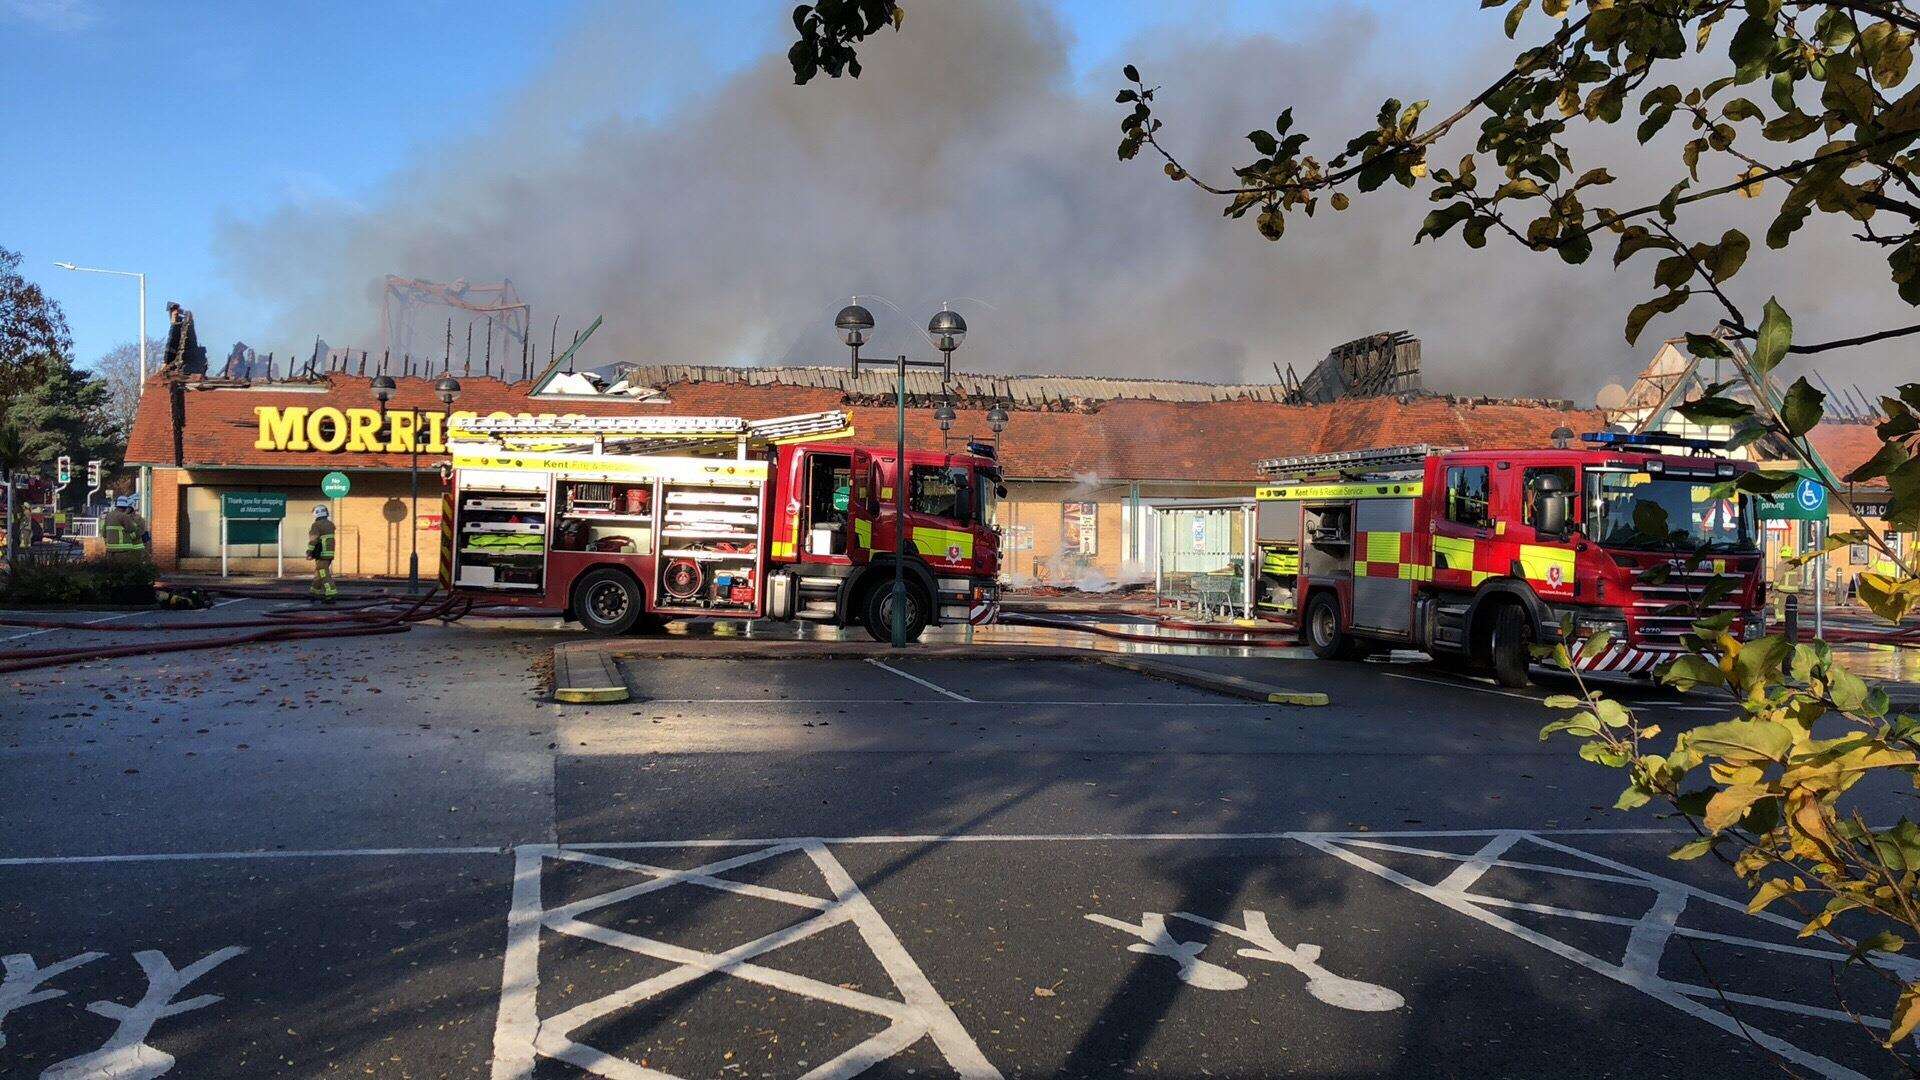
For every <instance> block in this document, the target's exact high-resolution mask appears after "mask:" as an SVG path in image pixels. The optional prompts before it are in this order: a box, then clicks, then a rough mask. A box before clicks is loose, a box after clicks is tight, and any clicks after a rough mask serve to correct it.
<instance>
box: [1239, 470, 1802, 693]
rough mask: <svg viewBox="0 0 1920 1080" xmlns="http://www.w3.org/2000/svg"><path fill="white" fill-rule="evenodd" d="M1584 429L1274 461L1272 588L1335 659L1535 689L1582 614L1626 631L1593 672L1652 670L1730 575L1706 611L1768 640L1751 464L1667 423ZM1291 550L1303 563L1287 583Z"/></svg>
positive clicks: (1262, 521)
mask: <svg viewBox="0 0 1920 1080" xmlns="http://www.w3.org/2000/svg"><path fill="white" fill-rule="evenodd" d="M1568 434H1569V435H1570V434H1571V433H1568ZM1583 438H1584V440H1585V441H1586V442H1587V443H1588V445H1587V446H1584V447H1575V446H1564V447H1563V448H1560V449H1552V450H1459V449H1450V448H1440V447H1433V446H1426V445H1419V446H1400V447H1390V448H1385V449H1380V450H1364V451H1354V452H1349V453H1335V454H1315V455H1309V456H1305V457H1295V458H1277V459H1273V460H1269V461H1263V462H1260V463H1259V464H1258V466H1257V468H1259V469H1260V471H1261V472H1262V473H1263V474H1264V475H1266V476H1267V477H1269V478H1271V479H1272V480H1273V481H1275V483H1273V485H1272V486H1264V487H1261V488H1260V489H1259V490H1258V491H1257V493H1256V498H1257V507H1258V510H1257V520H1258V525H1257V534H1258V541H1259V544H1260V547H1261V550H1262V552H1263V557H1264V558H1263V561H1264V563H1265V565H1266V567H1267V571H1266V576H1267V577H1268V578H1270V579H1272V580H1269V581H1266V582H1265V583H1264V584H1265V585H1266V590H1265V591H1266V592H1268V593H1269V594H1272V595H1276V596H1280V597H1284V598H1285V599H1287V600H1290V601H1291V602H1292V605H1293V606H1295V607H1296V609H1297V611H1298V612H1299V624H1300V634H1301V637H1302V638H1303V639H1304V640H1305V641H1306V642H1307V644H1308V645H1310V646H1311V647H1312V648H1313V650H1314V652H1315V653H1316V654H1317V655H1319V656H1321V657H1323V658H1347V659H1352V658H1359V657H1363V656H1365V655H1366V654H1367V653H1369V652H1371V651H1373V650H1376V649H1386V648H1406V649H1418V650H1423V651H1425V652H1427V653H1430V654H1431V655H1433V656H1434V658H1435V659H1436V660H1439V661H1441V662H1443V663H1449V664H1458V665H1461V666H1470V667H1475V668H1483V669H1489V670H1491V671H1492V673H1493V675H1494V676H1495V677H1496V678H1497V679H1498V680H1499V681H1500V682H1501V683H1503V684H1504V685H1507V686H1525V685H1527V683H1528V681H1529V676H1528V665H1529V663H1530V662H1531V653H1530V652H1529V646H1531V645H1533V644H1535V643H1546V642H1553V641H1557V640H1559V637H1560V622H1561V619H1562V617H1563V616H1568V615H1570V616H1572V618H1573V621H1574V624H1575V626H1576V628H1577V632H1578V634H1579V636H1580V637H1582V638H1585V637H1586V636H1587V635H1589V634H1591V633H1593V632H1596V631H1600V630H1607V631H1610V632H1611V642H1610V644H1608V645H1607V646H1606V648H1605V649H1603V650H1601V651H1599V652H1598V653H1597V654H1594V655H1586V654H1584V652H1581V653H1576V655H1575V657H1574V662H1575V664H1576V665H1577V666H1578V667H1579V668H1580V669H1581V670H1582V671H1598V672H1617V673H1621V674H1636V675H1639V674H1644V673H1646V672H1649V671H1651V670H1652V668H1653V667H1654V665H1655V664H1657V663H1659V662H1660V661H1662V660H1664V659H1667V658H1670V657H1671V656H1673V655H1675V654H1677V653H1678V652H1680V651H1681V642H1680V636H1681V635H1682V634H1683V633H1685V632H1687V629H1688V626H1689V625H1690V624H1691V623H1692V622H1693V621H1694V620H1695V619H1697V618H1699V617H1700V616H1699V615H1695V614H1689V613H1687V612H1686V611H1684V610H1682V608H1681V606H1680V605H1682V604H1687V603H1694V602H1698V601H1700V600H1703V599H1708V597H1707V596H1706V592H1707V590H1708V588H1709V584H1710V583H1711V582H1713V581H1715V580H1716V579H1723V578H1725V579H1731V581H1730V582H1729V584H1730V585H1731V590H1730V591H1727V592H1726V593H1725V595H1723V596H1719V597H1718V598H1714V599H1712V600H1711V602H1710V603H1707V604H1706V605H1705V610H1704V612H1703V614H1713V613H1718V612H1722V611H1728V612H1733V613H1734V616H1735V619H1734V626H1733V630H1732V632H1733V633H1735V634H1738V635H1743V636H1746V637H1756V636H1758V635H1759V634H1760V633H1761V632H1762V617H1761V609H1762V606H1763V603H1764V585H1763V584H1762V582H1761V575H1762V565H1761V563H1762V559H1761V549H1760V542H1759V537H1758V534H1757V533H1756V531H1755V524H1754V506H1753V504H1752V502H1751V500H1750V499H1749V498H1748V496H1746V495H1744V494H1734V495H1731V496H1728V495H1727V494H1725V492H1726V490H1727V486H1728V484H1727V482H1728V481H1731V480H1734V479H1736V478H1737V477H1738V476H1739V474H1740V473H1742V472H1746V471H1750V470H1752V469H1753V468H1754V465H1753V464H1752V463H1751V462H1744V461H1733V460H1729V459H1726V458H1723V457H1716V456H1712V455H1710V454H1709V453H1708V451H1710V450H1712V449H1715V448H1716V447H1717V444H1712V443H1708V442H1705V441H1702V440H1689V439H1681V438H1678V437H1674V436H1669V435H1664V434H1658V433H1655V434H1648V435H1626V434H1619V433H1611V432H1609V433H1603V434H1598V435H1587V436H1584V437H1583ZM1563 441H1564V440H1563ZM1663 450H1684V451H1688V452H1687V453H1683V454H1676V453H1663V452H1661V451H1663ZM1286 555H1291V556H1292V559H1291V560H1290V561H1291V562H1293V564H1294V566H1293V567H1292V569H1293V571H1294V572H1293V574H1292V575H1291V576H1276V575H1275V572H1274V571H1273V569H1272V568H1273V567H1275V566H1276V565H1279V564H1280V559H1281V558H1282V557H1284V556H1286ZM1656 568H1657V569H1656ZM1726 588H1727V586H1726V585H1722V586H1717V587H1715V588H1714V590H1713V591H1714V592H1720V591H1722V590H1725V589H1726Z"/></svg>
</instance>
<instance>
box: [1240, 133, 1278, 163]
mask: <svg viewBox="0 0 1920 1080" xmlns="http://www.w3.org/2000/svg"><path fill="white" fill-rule="evenodd" d="M1247 141H1248V142H1250V143H1252V144H1253V148H1254V149H1255V150H1258V151H1259V152H1260V156H1261V157H1272V156H1273V153H1274V151H1276V150H1278V149H1280V144H1279V142H1278V141H1276V140H1275V139H1274V137H1273V136H1272V135H1270V134H1268V133H1267V132H1265V131H1249V132H1247Z"/></svg>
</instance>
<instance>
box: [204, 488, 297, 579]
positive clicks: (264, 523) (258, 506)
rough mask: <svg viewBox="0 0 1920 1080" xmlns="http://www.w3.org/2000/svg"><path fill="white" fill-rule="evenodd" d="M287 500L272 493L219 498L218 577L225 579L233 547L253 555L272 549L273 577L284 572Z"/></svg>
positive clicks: (240, 493) (242, 493)
mask: <svg viewBox="0 0 1920 1080" xmlns="http://www.w3.org/2000/svg"><path fill="white" fill-rule="evenodd" d="M286 520H287V497H286V495H284V494H282V493H280V492H272V491H229V492H224V493H222V494H221V496H220V576H221V577H226V576H227V553H228V550H229V549H230V548H232V547H242V546H244V547H252V548H254V549H255V550H256V551H258V550H259V549H260V548H263V547H265V546H266V545H268V544H272V545H273V556H274V572H273V576H274V577H283V576H285V575H286V572H287V549H286V542H285V532H286V528H285V526H286Z"/></svg>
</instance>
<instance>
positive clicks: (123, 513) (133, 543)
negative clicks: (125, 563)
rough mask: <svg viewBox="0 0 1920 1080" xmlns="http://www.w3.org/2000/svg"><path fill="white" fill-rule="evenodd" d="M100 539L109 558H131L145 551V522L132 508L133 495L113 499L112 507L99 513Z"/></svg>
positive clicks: (139, 555) (146, 536)
mask: <svg viewBox="0 0 1920 1080" xmlns="http://www.w3.org/2000/svg"><path fill="white" fill-rule="evenodd" d="M100 539H101V541H102V542H103V543H104V544H105V546H106V549H107V558H109V559H133V558H139V557H142V556H144V555H145V554H146V553H147V541H148V540H149V539H150V537H149V536H148V535H147V523H146V522H145V521H144V520H142V519H141V517H140V515H139V513H138V512H136V511H135V510H134V508H133V496H131V495H122V496H120V497H119V498H117V499H115V500H113V509H111V510H109V511H107V512H106V513H104V514H102V515H100Z"/></svg>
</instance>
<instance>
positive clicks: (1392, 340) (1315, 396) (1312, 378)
mask: <svg viewBox="0 0 1920 1080" xmlns="http://www.w3.org/2000/svg"><path fill="white" fill-rule="evenodd" d="M1274 374H1276V375H1278V376H1280V385H1281V388H1282V393H1283V395H1284V396H1283V397H1282V398H1281V400H1283V401H1285V402H1286V403H1287V404H1289V405H1312V404H1320V403H1325V402H1330V401H1338V400H1340V399H1341V398H1349V397H1383V396H1390V395H1394V394H1413V393H1419V392H1420V389H1421V386H1420V339H1419V338H1417V337H1414V336H1413V335H1412V334H1410V333H1408V332H1407V331H1405V330H1382V331H1380V332H1379V333H1377V334H1368V335H1367V336H1366V337H1363V338H1355V339H1354V340H1352V341H1349V342H1347V343H1345V344H1343V345H1335V346H1334V347H1333V349H1332V351H1330V352H1328V353H1327V357H1326V359H1324V360H1322V361H1320V362H1319V363H1318V364H1316V365H1314V368H1313V370H1312V371H1309V372H1307V377H1306V378H1304V379H1303V378H1300V377H1298V376H1296V375H1295V374H1294V372H1293V365H1292V364H1288V365H1287V370H1286V371H1284V372H1282V371H1280V370H1279V369H1278V368H1277V367H1276V368H1275V369H1274Z"/></svg>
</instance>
